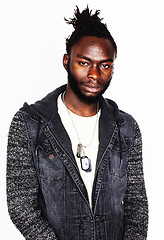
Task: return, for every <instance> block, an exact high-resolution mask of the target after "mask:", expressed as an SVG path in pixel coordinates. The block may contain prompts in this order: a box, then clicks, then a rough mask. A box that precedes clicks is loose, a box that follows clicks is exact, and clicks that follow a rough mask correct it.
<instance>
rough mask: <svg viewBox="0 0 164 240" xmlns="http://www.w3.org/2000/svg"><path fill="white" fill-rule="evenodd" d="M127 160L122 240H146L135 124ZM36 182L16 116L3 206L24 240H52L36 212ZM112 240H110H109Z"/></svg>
mask: <svg viewBox="0 0 164 240" xmlns="http://www.w3.org/2000/svg"><path fill="white" fill-rule="evenodd" d="M134 133H135V137H134V143H133V146H132V149H131V154H130V157H129V160H128V169H127V191H126V195H125V198H124V212H125V230H124V240H146V236H147V227H148V202H147V197H146V190H145V184H144V176H143V166H142V141H141V133H140V130H139V127H138V125H137V123H136V122H135V124H134ZM38 190H39V185H38V180H37V175H36V171H35V167H34V162H33V159H32V154H31V151H30V147H29V136H28V130H27V126H26V122H25V119H24V116H23V114H22V113H21V112H18V113H17V114H16V115H15V116H14V118H13V120H12V123H11V126H10V131H9V138H8V150H7V203H8V211H9V214H10V217H11V219H12V221H13V223H14V224H15V225H16V227H17V228H18V229H19V231H20V232H21V233H22V234H23V236H24V237H25V239H27V240H52V239H53V240H55V239H57V238H56V235H55V233H54V230H53V229H52V227H51V226H50V225H49V223H48V222H47V220H45V219H44V218H43V217H42V214H41V211H40V209H39V208H38ZM111 240H112V239H111Z"/></svg>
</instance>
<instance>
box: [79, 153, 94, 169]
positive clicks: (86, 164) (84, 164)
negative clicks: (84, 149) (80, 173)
mask: <svg viewBox="0 0 164 240" xmlns="http://www.w3.org/2000/svg"><path fill="white" fill-rule="evenodd" d="M80 163H81V168H82V170H84V171H86V172H91V171H92V167H91V160H90V159H89V158H88V157H87V156H83V157H81V158H80Z"/></svg>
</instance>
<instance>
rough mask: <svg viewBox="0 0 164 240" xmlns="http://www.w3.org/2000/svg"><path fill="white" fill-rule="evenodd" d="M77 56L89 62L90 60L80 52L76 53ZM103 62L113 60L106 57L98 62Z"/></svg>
mask: <svg viewBox="0 0 164 240" xmlns="http://www.w3.org/2000/svg"><path fill="white" fill-rule="evenodd" d="M77 57H78V58H82V59H85V60H87V61H89V62H92V60H91V58H88V57H86V56H83V55H82V54H78V55H77ZM105 62H113V58H108V59H104V60H101V61H100V63H105Z"/></svg>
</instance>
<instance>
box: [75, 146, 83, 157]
mask: <svg viewBox="0 0 164 240" xmlns="http://www.w3.org/2000/svg"><path fill="white" fill-rule="evenodd" d="M82 150H83V145H82V144H81V143H79V144H78V145H77V153H76V157H78V158H81V155H82V154H81V153H82Z"/></svg>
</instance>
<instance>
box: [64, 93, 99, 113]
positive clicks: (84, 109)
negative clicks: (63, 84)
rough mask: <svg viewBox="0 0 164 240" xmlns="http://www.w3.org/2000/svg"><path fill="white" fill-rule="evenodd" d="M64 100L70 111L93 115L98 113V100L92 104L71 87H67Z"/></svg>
mask: <svg viewBox="0 0 164 240" xmlns="http://www.w3.org/2000/svg"><path fill="white" fill-rule="evenodd" d="M64 102H65V104H66V106H67V108H68V109H69V110H70V111H72V112H73V113H75V114H77V115H79V116H83V117H91V116H94V115H95V114H96V113H97V107H98V101H97V102H95V103H91V104H89V103H85V102H83V101H81V100H80V99H79V98H78V96H77V95H76V94H75V93H74V92H73V91H72V90H70V89H67V90H66V92H65V94H64Z"/></svg>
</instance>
